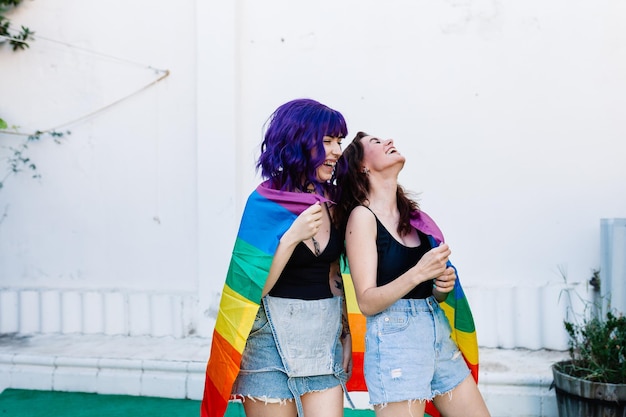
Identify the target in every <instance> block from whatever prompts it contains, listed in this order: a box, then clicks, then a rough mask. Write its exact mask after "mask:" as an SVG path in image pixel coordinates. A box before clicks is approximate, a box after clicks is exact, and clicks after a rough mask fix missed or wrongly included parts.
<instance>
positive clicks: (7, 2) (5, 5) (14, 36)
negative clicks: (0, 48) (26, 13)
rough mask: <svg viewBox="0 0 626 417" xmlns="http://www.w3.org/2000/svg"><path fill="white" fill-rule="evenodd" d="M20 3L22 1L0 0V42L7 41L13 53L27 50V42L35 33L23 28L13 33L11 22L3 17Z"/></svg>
mask: <svg viewBox="0 0 626 417" xmlns="http://www.w3.org/2000/svg"><path fill="white" fill-rule="evenodd" d="M21 2H22V0H0V42H2V41H6V40H8V41H9V45H11V47H12V48H13V50H14V51H17V50H18V49H25V48H28V41H29V40H32V35H33V34H34V33H35V32H31V30H30V29H29V28H27V27H24V26H22V27H21V29H20V30H19V31H17V32H15V31H13V29H12V28H11V21H10V20H9V19H7V18H6V17H5V16H4V14H5V13H6V12H7V11H9V10H10V9H12V8H14V7H16V6H17V5H18V4H20V3H21Z"/></svg>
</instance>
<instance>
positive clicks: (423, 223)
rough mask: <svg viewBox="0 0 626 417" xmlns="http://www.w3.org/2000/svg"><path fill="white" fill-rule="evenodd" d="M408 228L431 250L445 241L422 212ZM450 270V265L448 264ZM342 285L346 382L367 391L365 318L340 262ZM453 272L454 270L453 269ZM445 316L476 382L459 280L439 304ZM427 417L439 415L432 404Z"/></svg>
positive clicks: (474, 348) (471, 331) (472, 335)
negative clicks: (348, 354) (348, 361)
mask: <svg viewBox="0 0 626 417" xmlns="http://www.w3.org/2000/svg"><path fill="white" fill-rule="evenodd" d="M411 225H412V226H413V227H415V228H416V229H418V230H420V231H422V232H424V233H425V234H426V235H428V236H429V239H430V243H431V245H432V246H433V247H435V246H438V245H439V244H440V243H441V242H443V241H444V239H443V234H442V233H441V230H440V229H439V227H438V226H437V224H436V223H435V222H434V221H433V220H432V219H431V218H430V217H429V216H428V215H427V214H426V213H424V212H423V211H420V212H414V213H413V215H412V217H411ZM449 265H450V266H452V264H449ZM342 266H343V270H342V275H343V283H344V289H345V293H346V301H347V304H348V321H349V322H350V332H351V333H352V362H353V371H352V377H351V378H350V380H349V381H348V391H367V387H366V386H365V377H364V375H363V356H364V354H365V316H363V314H362V313H361V311H360V310H359V307H358V304H357V302H356V295H355V291H354V285H353V283H352V278H351V276H350V269H349V266H348V265H347V262H342ZM455 271H456V268H455ZM440 305H441V307H442V308H443V310H444V311H445V313H446V317H447V318H448V321H449V322H450V327H451V328H452V338H453V339H454V340H455V341H456V343H457V345H458V346H459V350H460V351H461V353H462V354H463V357H464V359H465V362H466V363H467V365H468V367H469V368H470V371H471V372H472V376H473V377H474V380H475V381H477V382H478V341H477V338H476V329H475V327H474V319H473V316H472V312H471V310H470V307H469V304H468V302H467V298H466V297H465V293H464V292H463V288H462V287H461V281H460V279H458V271H457V280H456V282H455V285H454V290H453V291H452V292H451V293H450V294H448V297H447V298H446V301H445V302H443V303H441V304H440ZM426 413H427V415H430V416H432V417H439V412H438V411H437V410H436V409H435V407H434V406H433V404H432V402H428V403H427V405H426Z"/></svg>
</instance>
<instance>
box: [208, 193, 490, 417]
mask: <svg viewBox="0 0 626 417" xmlns="http://www.w3.org/2000/svg"><path fill="white" fill-rule="evenodd" d="M327 201H328V200H326V199H324V198H323V197H321V196H319V195H317V194H308V193H291V192H284V191H278V190H274V189H271V188H269V187H268V184H267V182H264V183H262V184H260V185H259V186H258V187H257V189H256V190H255V191H254V192H253V193H252V194H251V195H250V196H249V197H248V201H247V203H246V207H245V209H244V213H243V215H242V219H241V224H240V226H239V232H238V234H237V238H236V240H235V246H234V249H233V253H232V257H231V260H230V265H229V268H228V273H227V275H226V282H225V284H224V289H223V291H222V298H221V301H220V306H219V311H218V315H217V320H216V324H215V329H214V331H213V340H212V344H211V353H210V356H209V361H208V364H207V369H206V379H205V387H204V396H203V399H202V403H201V409H200V415H201V417H223V416H224V414H225V412H226V408H227V406H228V401H229V400H230V398H231V389H232V386H233V383H234V381H235V378H236V377H237V375H238V373H239V369H240V363H241V355H242V353H243V349H244V347H245V345H246V340H247V338H248V334H249V333H250V329H251V328H252V324H253V323H254V319H255V317H256V313H257V310H258V308H259V305H260V302H261V293H262V290H263V286H264V285H265V280H266V278H267V275H268V273H269V268H270V266H271V264H272V258H273V254H274V252H275V251H276V248H277V247H278V243H279V241H280V238H281V237H282V235H283V234H284V233H285V232H286V231H287V229H289V227H290V226H291V224H292V223H293V221H294V220H295V219H296V217H298V215H299V214H300V213H302V212H303V211H304V210H305V209H306V208H307V207H309V206H311V205H312V204H314V203H315V202H327ZM267 219H272V221H267ZM412 224H413V226H414V227H416V228H419V229H420V230H421V231H423V232H424V233H426V234H428V235H430V236H432V238H433V239H434V240H433V242H435V243H436V244H438V243H439V242H442V241H443V236H442V234H441V231H440V230H439V228H438V227H437V225H436V224H435V223H434V222H433V221H432V220H431V219H430V217H428V216H427V215H426V214H425V213H423V212H420V213H416V214H415V215H414V219H413V221H412ZM343 277H344V286H345V290H346V299H347V304H348V314H349V321H350V328H351V332H352V340H353V341H352V343H353V363H354V370H353V374H352V378H351V379H350V381H348V390H349V391H367V387H366V386H365V379H364V376H363V354H364V352H365V317H364V316H363V315H362V314H361V312H360V311H359V309H358V306H357V303H356V297H355V294H354V286H353V284H352V280H351V278H350V273H349V270H348V269H347V267H346V269H345V270H344V271H343ZM442 306H443V308H444V310H445V311H446V315H447V316H448V319H449V320H450V324H451V327H452V328H453V335H452V337H453V338H455V340H456V341H457V343H458V345H459V347H460V349H461V352H462V353H463V356H464V357H465V360H466V362H467V363H468V365H469V366H470V369H471V370H472V374H473V375H474V378H475V379H477V378H478V348H477V344H476V333H475V330H474V322H473V319H472V316H471V312H470V311H469V305H468V304H467V300H466V299H465V295H464V294H463V290H462V289H461V286H460V282H459V280H458V279H457V282H456V286H455V289H454V291H453V292H452V293H450V294H449V295H448V299H447V300H446V302H445V303H443V305H442ZM426 411H427V412H428V413H429V414H430V415H432V416H433V417H436V416H438V413H437V411H436V410H435V409H434V407H432V404H429V406H427V409H426Z"/></svg>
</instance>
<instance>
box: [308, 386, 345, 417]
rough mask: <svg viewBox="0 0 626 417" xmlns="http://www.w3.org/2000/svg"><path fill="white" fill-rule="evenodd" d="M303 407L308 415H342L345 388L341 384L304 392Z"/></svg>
mask: <svg viewBox="0 0 626 417" xmlns="http://www.w3.org/2000/svg"><path fill="white" fill-rule="evenodd" d="M302 409H303V411H304V415H305V416H306V417H342V416H343V389H342V388H341V385H337V386H336V387H332V388H329V389H327V390H324V391H316V392H308V393H306V394H304V395H303V396H302Z"/></svg>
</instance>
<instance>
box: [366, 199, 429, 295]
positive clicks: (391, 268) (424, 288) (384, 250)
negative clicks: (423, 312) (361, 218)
mask: <svg viewBox="0 0 626 417" xmlns="http://www.w3.org/2000/svg"><path fill="white" fill-rule="evenodd" d="M370 211H371V210H370ZM373 213H374V212H372V214H373ZM374 217H376V215H375V214H374ZM376 231H377V234H376V248H377V251H378V271H377V278H376V285H377V286H379V287H381V286H383V285H385V284H388V283H390V282H391V281H393V280H394V279H396V278H398V277H399V276H400V275H402V274H404V273H405V272H406V271H408V270H409V269H411V268H412V267H413V266H415V265H416V264H417V262H419V260H420V259H422V256H424V254H425V253H426V252H428V251H429V250H430V249H431V245H430V240H428V236H426V235H425V234H424V233H422V232H420V231H419V230H417V235H418V236H419V239H420V245H419V246H417V247H414V248H411V247H408V246H404V245H403V244H401V243H400V242H398V241H397V240H396V239H395V238H394V237H393V236H392V235H391V233H389V231H388V230H387V229H386V228H385V226H383V224H382V223H381V222H380V220H378V217H376ZM432 294H433V283H432V281H430V280H428V281H425V282H422V283H421V284H419V285H418V286H417V287H415V288H413V289H412V290H411V291H410V292H409V293H408V294H406V295H405V296H404V297H402V298H428V297H430V296H431V295H432Z"/></svg>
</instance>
